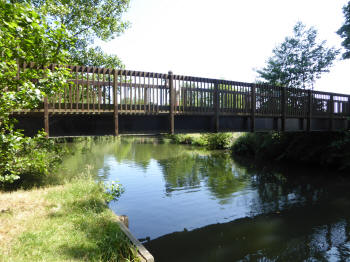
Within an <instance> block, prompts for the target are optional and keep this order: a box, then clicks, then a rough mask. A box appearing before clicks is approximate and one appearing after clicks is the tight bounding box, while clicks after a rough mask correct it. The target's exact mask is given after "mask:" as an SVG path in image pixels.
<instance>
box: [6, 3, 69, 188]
mask: <svg viewBox="0 0 350 262" xmlns="http://www.w3.org/2000/svg"><path fill="white" fill-rule="evenodd" d="M0 21H1V23H0V50H1V52H0V61H1V62H0V156H1V158H0V159H1V161H0V182H1V183H6V182H13V181H14V180H17V179H19V176H20V175H21V174H25V173H34V172H36V173H37V174H38V176H42V175H47V174H48V171H49V169H50V168H51V167H52V165H54V163H56V158H55V157H53V158H51V157H50V156H49V154H50V153H49V150H47V148H49V147H47V146H48V145H47V144H46V142H44V141H43V136H44V135H43V134H42V133H40V134H39V135H38V136H37V137H35V138H33V139H32V138H27V137H24V136H23V135H22V134H21V132H20V131H19V130H14V120H13V119H11V118H10V114H11V113H12V112H13V111H16V110H21V109H31V108H33V107H35V106H37V105H38V104H39V103H41V101H42V99H43V96H45V95H50V94H52V93H54V92H59V91H60V90H61V89H62V87H63V86H65V85H66V78H67V77H68V76H69V72H68V70H67V69H65V68H56V70H53V71H51V70H49V69H48V68H47V66H48V65H49V64H50V63H64V62H66V57H67V52H66V51H65V50H66V49H67V48H68V46H69V45H72V44H73V43H74V42H73V41H72V40H71V38H70V37H69V36H68V33H67V31H66V30H65V27H64V26H61V25H59V24H57V23H55V25H56V26H55V28H52V27H49V26H48V24H47V22H46V20H45V18H44V17H43V16H41V15H39V14H37V13H36V12H35V11H34V10H33V9H31V8H30V7H29V6H27V5H25V4H9V3H7V2H6V1H0ZM58 47H60V49H61V51H60V52H59V53H57V52H56V50H57V48H58ZM28 61H30V62H34V63H35V68H31V69H27V70H20V68H19V65H20V64H22V63H24V62H28ZM41 146H43V148H42V150H41V149H40V148H41ZM51 161H52V162H51Z"/></svg>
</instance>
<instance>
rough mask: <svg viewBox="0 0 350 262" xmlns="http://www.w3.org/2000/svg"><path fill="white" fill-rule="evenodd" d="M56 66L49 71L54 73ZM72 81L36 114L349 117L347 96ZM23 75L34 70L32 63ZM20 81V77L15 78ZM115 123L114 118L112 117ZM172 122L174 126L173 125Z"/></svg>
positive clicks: (100, 75) (114, 78) (132, 76)
mask: <svg viewBox="0 0 350 262" xmlns="http://www.w3.org/2000/svg"><path fill="white" fill-rule="evenodd" d="M57 67H59V66H58V65H51V66H50V67H49V68H50V69H51V70H55V68H57ZM66 67H67V68H69V69H70V71H71V75H72V79H70V80H69V81H68V85H67V86H66V87H65V88H64V89H63V90H62V92H60V93H57V94H55V95H54V96H51V97H48V98H46V99H44V101H43V104H42V106H41V107H40V108H38V109H36V110H35V111H40V112H41V111H44V112H45V114H46V115H48V114H55V113H58V114H59V113H104V112H107V113H108V112H109V113H114V114H115V115H118V114H170V118H171V119H173V117H174V115H177V114H191V115H196V114H197V115H201V114H202V115H214V116H215V117H216V119H217V120H216V121H218V117H219V115H236V116H237V115H238V116H243V117H244V116H245V117H250V118H251V121H252V122H251V126H252V129H254V118H255V117H274V118H281V119H282V129H283V125H284V122H285V119H286V118H306V119H308V125H310V119H311V118H329V119H334V118H344V117H348V116H350V96H349V95H344V94H335V93H328V92H320V91H310V90H305V89H297V88H283V87H279V86H270V85H266V84H253V83H243V82H235V81H227V80H220V79H210V78H200V77H192V76H182V75H173V74H172V73H171V72H169V73H168V74H161V73H152V72H140V71H131V70H117V69H109V68H98V67H88V66H66ZM20 68H21V70H22V71H23V70H35V66H33V64H32V63H30V64H23V65H22V66H21V67H20ZM19 75H20V74H19ZM116 119H117V117H116ZM172 121H173V120H172Z"/></svg>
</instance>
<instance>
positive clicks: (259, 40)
mask: <svg viewBox="0 0 350 262" xmlns="http://www.w3.org/2000/svg"><path fill="white" fill-rule="evenodd" d="M347 2H348V0H264V1H262V0H215V1H212V0H147V1H146V0H131V1H130V9H129V10H128V12H127V13H126V14H125V16H124V17H125V19H126V20H128V21H129V22H130V23H131V26H130V28H129V29H127V30H126V31H125V33H123V34H122V35H120V36H119V37H117V38H115V39H114V40H111V41H109V42H107V43H104V42H96V44H97V45H100V46H101V47H102V49H103V50H104V51H105V52H107V53H110V54H116V55H118V56H119V58H121V60H122V61H123V63H124V64H125V66H126V69H129V70H138V71H146V72H158V73H166V72H168V71H169V70H171V71H173V73H174V74H180V75H191V76H199V77H208V78H218V79H226V80H234V81H241V82H254V81H255V80H256V79H257V73H256V69H261V68H262V67H264V66H265V64H266V61H267V59H268V58H269V57H270V56H271V55H272V50H273V48H274V47H276V46H277V45H279V44H280V43H281V42H283V40H284V38H285V37H286V36H290V35H292V31H293V27H294V25H295V24H296V23H297V22H298V21H301V22H303V23H304V24H305V25H307V26H308V27H310V26H314V27H315V28H316V29H317V30H318V33H319V39H320V40H327V45H328V46H330V47H331V46H334V47H337V48H341V44H340V43H341V38H340V37H339V36H338V35H337V34H336V33H335V32H336V31H337V30H338V29H339V28H340V26H341V25H342V24H343V23H344V16H343V12H342V7H343V6H344V5H345V4H346V3H347ZM315 89H316V90H321V91H329V92H337V93H346V94H350V59H348V60H341V59H338V60H337V61H335V63H334V66H333V67H332V68H331V72H330V73H325V74H324V75H323V76H322V77H321V79H319V80H317V82H316V84H315Z"/></svg>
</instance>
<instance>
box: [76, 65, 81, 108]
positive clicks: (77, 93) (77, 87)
mask: <svg viewBox="0 0 350 262" xmlns="http://www.w3.org/2000/svg"><path fill="white" fill-rule="evenodd" d="M79 69H80V67H79ZM79 69H78V66H76V67H75V74H76V76H75V77H76V79H77V80H78V71H79ZM75 87H76V89H77V90H76V91H77V92H76V98H75V109H76V110H78V109H79V84H76V86H75Z"/></svg>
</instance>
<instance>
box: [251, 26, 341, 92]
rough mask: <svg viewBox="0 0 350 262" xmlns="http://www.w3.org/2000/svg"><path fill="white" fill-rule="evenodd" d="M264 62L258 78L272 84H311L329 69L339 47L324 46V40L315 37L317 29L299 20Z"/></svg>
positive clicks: (288, 85) (300, 86)
mask: <svg viewBox="0 0 350 262" xmlns="http://www.w3.org/2000/svg"><path fill="white" fill-rule="evenodd" d="M272 52H273V56H272V57H270V58H269V59H268V60H267V65H266V66H265V67H264V68H263V69H261V70H257V73H258V74H259V78H260V79H261V80H263V81H266V82H268V83H269V84H272V85H277V86H286V87H295V88H311V89H313V87H314V83H315V81H316V79H318V78H320V76H321V74H322V73H324V72H329V68H330V67H331V66H332V65H333V62H334V60H335V59H336V57H337V55H338V54H339V50H337V49H335V48H333V47H332V48H328V47H326V41H325V40H324V41H318V39H317V30H316V29H315V28H313V27H311V28H306V26H305V25H304V24H302V23H301V22H298V23H297V24H296V25H295V26H294V29H293V36H289V37H286V38H285V40H284V42H283V43H281V44H280V45H278V46H277V47H276V48H274V49H273V51H272Z"/></svg>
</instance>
